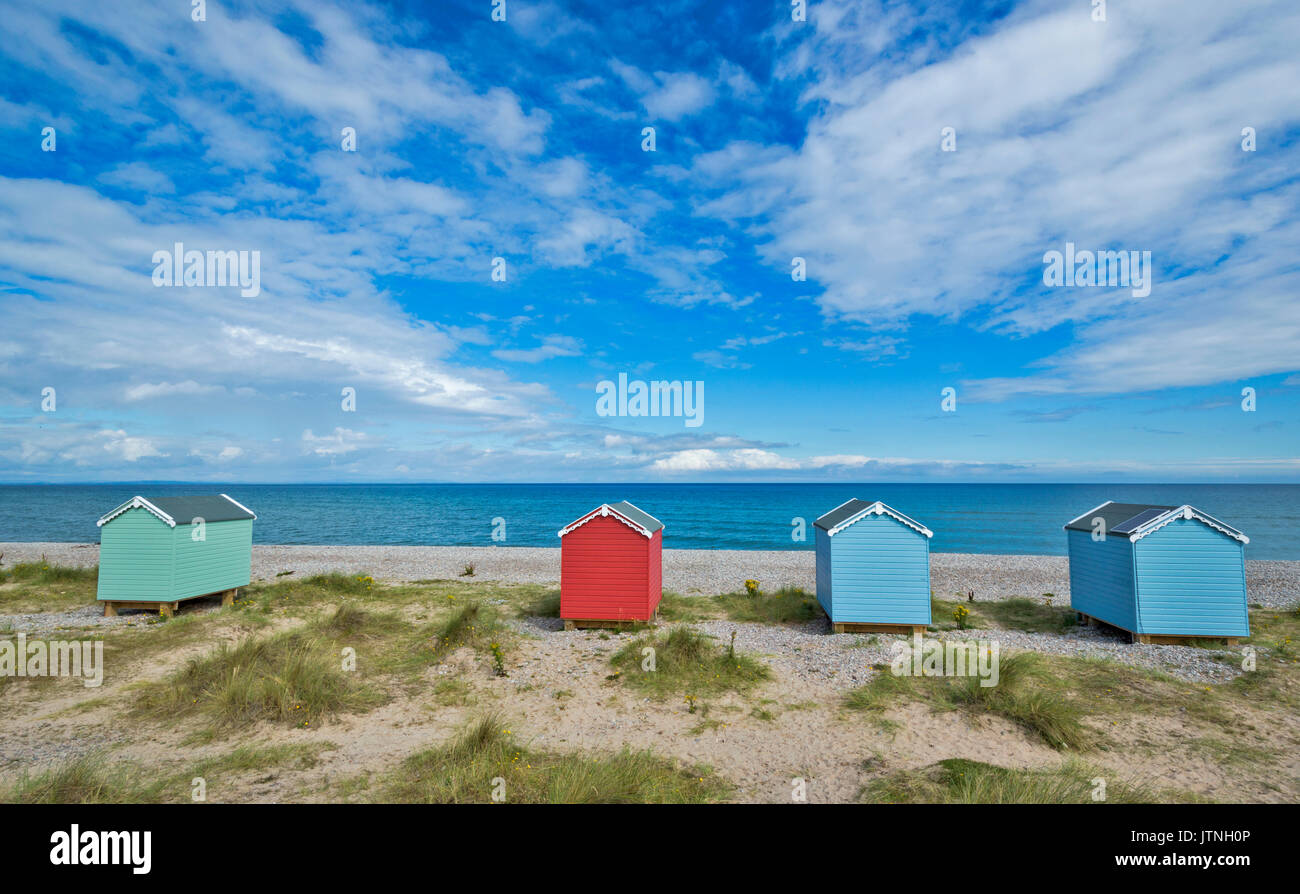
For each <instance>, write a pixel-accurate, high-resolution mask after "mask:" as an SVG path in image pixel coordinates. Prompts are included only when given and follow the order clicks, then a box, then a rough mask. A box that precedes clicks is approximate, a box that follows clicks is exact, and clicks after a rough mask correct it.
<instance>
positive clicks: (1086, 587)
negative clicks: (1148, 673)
mask: <svg viewBox="0 0 1300 894" xmlns="http://www.w3.org/2000/svg"><path fill="white" fill-rule="evenodd" d="M1066 534H1067V535H1068V544H1069V549H1070V606H1071V607H1072V608H1073V609H1074V610H1075V611H1077V612H1083V613H1084V614H1086V615H1091V616H1092V617H1094V618H1097V619H1098V620H1101V621H1105V622H1106V623H1107V624H1113V625H1114V626H1116V627H1122V628H1123V629H1125V630H1131V631H1136V630H1137V605H1136V600H1135V599H1134V590H1133V544H1131V543H1129V541H1128V539H1127V538H1125V537H1107V538H1106V539H1105V540H1102V541H1101V542H1096V541H1094V540H1093V539H1092V535H1091V534H1090V533H1087V532H1084V531H1075V530H1069V531H1067V532H1066Z"/></svg>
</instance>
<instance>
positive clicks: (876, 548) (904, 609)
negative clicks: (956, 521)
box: [829, 515, 930, 624]
mask: <svg viewBox="0 0 1300 894" xmlns="http://www.w3.org/2000/svg"><path fill="white" fill-rule="evenodd" d="M829 539H830V559H831V568H830V572H831V573H830V587H831V592H830V602H831V611H830V616H831V621H832V622H834V623H837V624H839V623H876V624H929V623H930V541H929V539H928V538H927V537H926V536H925V535H924V534H921V533H920V532H918V531H916V530H914V529H912V528H910V527H908V526H907V525H905V524H903V523H902V522H900V521H898V520H897V519H894V518H890V517H889V516H888V515H868V516H866V517H865V518H863V519H862V520H861V521H858V522H856V523H854V524H853V525H851V526H849V527H847V528H845V529H844V530H842V531H840V532H839V533H838V534H836V535H834V536H833V537H830V538H829Z"/></svg>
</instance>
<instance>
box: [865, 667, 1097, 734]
mask: <svg viewBox="0 0 1300 894" xmlns="http://www.w3.org/2000/svg"><path fill="white" fill-rule="evenodd" d="M905 701H922V702H925V703H928V704H930V705H932V706H933V707H935V708H938V709H940V710H954V709H961V710H965V711H969V712H971V713H977V714H978V713H982V712H987V713H991V714H995V715H997V716H999V717H1004V718H1006V719H1007V720H1010V721H1012V722H1014V723H1017V724H1019V725H1020V726H1021V727H1023V728H1024V729H1025V730H1027V731H1029V732H1031V733H1034V734H1036V735H1037V736H1039V737H1040V738H1041V739H1042V740H1043V741H1044V742H1045V743H1046V744H1048V745H1050V746H1051V747H1053V748H1058V749H1062V750H1067V749H1074V750H1083V749H1086V748H1090V747H1092V746H1093V745H1094V744H1096V743H1095V736H1094V735H1093V734H1092V733H1091V732H1090V731H1089V730H1088V728H1087V727H1085V726H1084V725H1083V723H1082V722H1081V721H1080V719H1079V715H1080V709H1079V706H1078V704H1076V702H1074V701H1073V700H1071V699H1070V698H1068V697H1067V696H1066V695H1065V694H1064V693H1062V692H1060V691H1056V690H1054V689H1053V688H1052V687H1051V686H1050V674H1049V672H1048V670H1047V668H1046V667H1045V666H1044V665H1043V663H1042V659H1041V657H1040V656H1038V655H1035V654H1033V653H1031V652H1019V653H1015V654H1012V655H1002V656H1000V661H999V666H998V682H997V684H996V685H994V686H982V685H980V679H979V678H978V677H975V676H967V677H914V676H902V675H895V674H894V673H893V672H892V671H891V670H890V669H889V668H888V667H885V668H882V669H881V670H880V671H879V673H877V674H876V676H874V677H873V678H872V679H871V680H870V682H868V683H867V684H866V685H864V686H860V687H858V688H857V689H854V690H852V691H851V692H849V693H848V695H847V696H846V697H845V699H844V704H845V707H848V708H850V709H852V710H856V711H864V712H869V713H880V712H883V711H884V710H886V709H888V708H890V707H892V706H894V705H897V704H900V703H901V702H905Z"/></svg>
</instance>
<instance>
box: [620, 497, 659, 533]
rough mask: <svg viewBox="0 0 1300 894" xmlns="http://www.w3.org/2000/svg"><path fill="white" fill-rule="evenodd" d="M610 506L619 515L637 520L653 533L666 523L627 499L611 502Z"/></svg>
mask: <svg viewBox="0 0 1300 894" xmlns="http://www.w3.org/2000/svg"><path fill="white" fill-rule="evenodd" d="M609 508H610V509H613V510H614V511H615V512H617V513H618V514H619V515H622V516H624V517H626V518H628V519H630V520H632V521H634V522H636V523H637V524H638V525H640V526H641V527H643V528H645V529H646V530H647V531H649V532H650V533H651V534H653V533H654V532H655V531H658V530H659V529H660V528H662V527H663V526H664V523H663V522H661V521H660V520H659V519H657V518H655V517H654V516H653V515H650V514H649V513H647V512H642V511H641V510H640V509H637V508H636V507H635V506H633V505H632V504H631V503H629V502H628V501H627V500H622V501H620V502H618V503H610V504H609Z"/></svg>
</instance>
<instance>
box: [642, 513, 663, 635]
mask: <svg viewBox="0 0 1300 894" xmlns="http://www.w3.org/2000/svg"><path fill="white" fill-rule="evenodd" d="M648 547H649V555H648V556H647V561H648V562H649V566H648V571H649V575H650V592H649V593H648V594H647V595H648V596H649V599H650V602H649V612H648V614H647V615H646V617H647V618H650V617H653V616H654V613H655V609H657V608H659V600H661V599H663V596H664V531H663V528H660V529H659V530H658V531H655V534H654V537H652V538H651V539H650V543H649V544H648Z"/></svg>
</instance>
